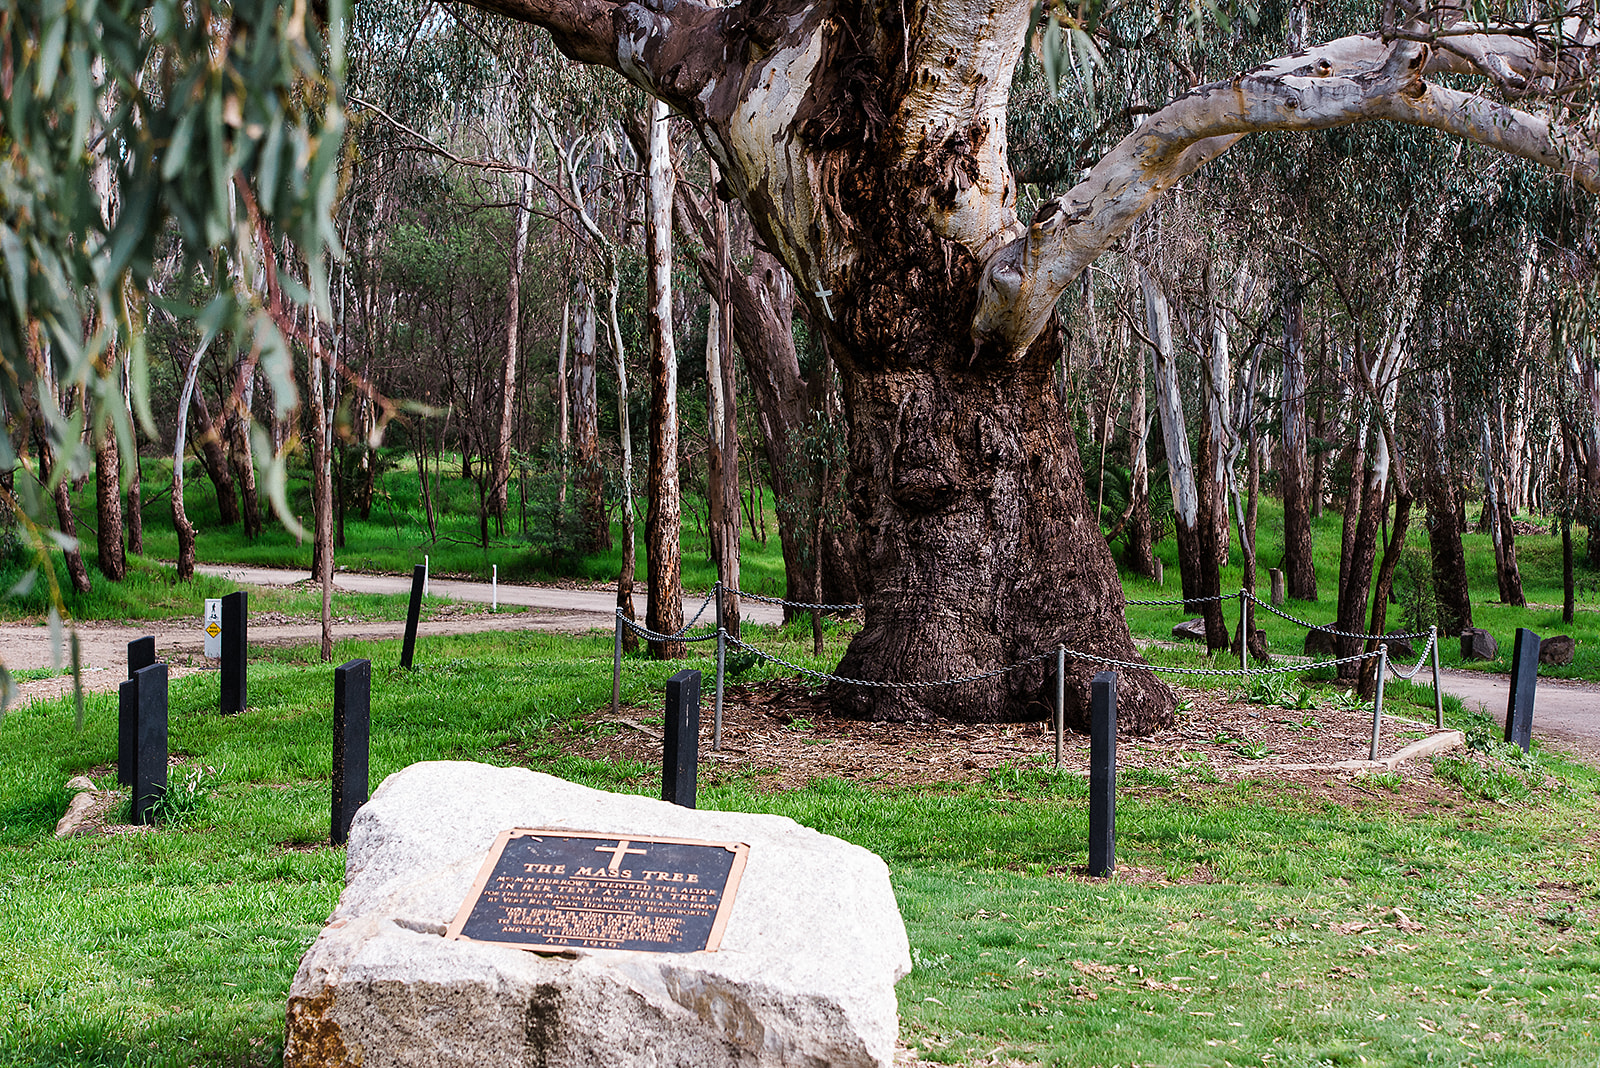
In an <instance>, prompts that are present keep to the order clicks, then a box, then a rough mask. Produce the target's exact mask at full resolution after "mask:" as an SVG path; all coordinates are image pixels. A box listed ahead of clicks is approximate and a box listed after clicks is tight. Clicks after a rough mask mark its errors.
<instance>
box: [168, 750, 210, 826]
mask: <svg viewBox="0 0 1600 1068" xmlns="http://www.w3.org/2000/svg"><path fill="white" fill-rule="evenodd" d="M219 774H221V772H220V771H212V770H211V769H210V768H207V767H202V766H200V765H195V766H194V767H192V768H190V769H188V771H186V772H184V774H183V775H182V776H181V777H179V778H177V779H171V778H169V779H168V781H167V789H166V792H165V793H163V794H162V795H161V796H160V797H158V798H156V800H155V803H154V804H153V805H151V813H152V815H154V816H155V821H156V822H157V823H159V824H162V825H164V826H167V827H175V828H182V827H188V826H192V825H194V824H196V823H198V822H200V817H201V816H202V815H203V814H204V812H205V810H206V809H207V808H208V807H210V804H211V791H212V789H213V788H214V787H215V786H216V781H217V776H218V775H219Z"/></svg>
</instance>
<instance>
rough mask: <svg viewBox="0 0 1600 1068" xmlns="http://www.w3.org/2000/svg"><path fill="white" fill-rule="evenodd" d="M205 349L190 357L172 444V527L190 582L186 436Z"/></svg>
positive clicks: (181, 568) (181, 572) (183, 575)
mask: <svg viewBox="0 0 1600 1068" xmlns="http://www.w3.org/2000/svg"><path fill="white" fill-rule="evenodd" d="M204 354H205V352H204V350H203V349H202V350H199V351H196V352H195V353H194V354H193V355H191V356H190V357H189V369H188V370H187V371H186V372H185V373H184V376H183V392H182V393H181V394H180V395H179V397H178V430H177V436H176V441H175V442H174V443H173V447H172V529H173V530H174V531H176V532H177V535H178V579H179V581H182V582H189V581H190V580H192V579H193V578H194V537H195V532H194V524H192V523H190V522H189V514H188V512H186V511H185V510H184V507H183V454H184V445H185V444H186V443H185V440H184V438H185V436H186V434H187V433H188V428H189V405H190V403H191V402H192V400H193V399H194V386H195V378H196V377H197V376H198V375H199V374H200V357H201V356H203V355H204Z"/></svg>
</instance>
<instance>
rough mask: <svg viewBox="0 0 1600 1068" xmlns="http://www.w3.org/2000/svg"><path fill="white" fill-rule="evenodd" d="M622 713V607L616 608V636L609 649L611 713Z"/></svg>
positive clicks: (614, 714)
mask: <svg viewBox="0 0 1600 1068" xmlns="http://www.w3.org/2000/svg"><path fill="white" fill-rule="evenodd" d="M621 713H622V609H620V608H619V609H617V637H616V641H615V642H614V643H613V646H612V650H611V714H612V715H613V716H616V715H620V714H621Z"/></svg>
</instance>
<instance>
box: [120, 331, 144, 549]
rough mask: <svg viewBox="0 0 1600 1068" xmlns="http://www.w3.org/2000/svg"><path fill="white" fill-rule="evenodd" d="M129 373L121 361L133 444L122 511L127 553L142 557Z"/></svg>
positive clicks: (136, 444)
mask: <svg viewBox="0 0 1600 1068" xmlns="http://www.w3.org/2000/svg"><path fill="white" fill-rule="evenodd" d="M130 373H131V372H130V371H129V368H128V361H127V360H123V361H122V406H123V407H124V408H125V409H127V412H128V440H129V441H131V442H132V443H133V456H132V457H130V458H129V466H130V467H132V468H133V477H132V478H131V479H129V481H128V506H127V508H126V509H125V510H124V511H123V516H124V517H125V518H126V519H127V531H128V552H130V553H133V554H134V555H136V556H143V555H144V513H143V511H141V509H142V508H143V502H144V487H143V486H142V484H141V481H142V479H143V470H142V469H141V467H140V465H139V421H138V420H137V419H135V418H133V398H132V396H131V390H132V383H131V382H130V381H129V375H130Z"/></svg>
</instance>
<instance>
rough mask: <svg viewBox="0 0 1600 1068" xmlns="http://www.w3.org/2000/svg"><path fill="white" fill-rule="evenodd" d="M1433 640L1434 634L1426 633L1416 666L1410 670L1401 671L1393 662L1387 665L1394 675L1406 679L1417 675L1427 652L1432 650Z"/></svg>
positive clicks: (1426, 656)
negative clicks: (1426, 641) (1424, 643)
mask: <svg viewBox="0 0 1600 1068" xmlns="http://www.w3.org/2000/svg"><path fill="white" fill-rule="evenodd" d="M1434 640H1435V638H1434V635H1433V634H1429V635H1428V644H1427V645H1424V646H1423V647H1422V655H1421V656H1419V657H1417V663H1416V666H1415V667H1413V668H1412V669H1411V670H1410V671H1401V670H1400V669H1399V668H1397V667H1395V666H1394V665H1393V664H1390V665H1389V670H1390V671H1392V672H1394V674H1395V677H1397V678H1402V679H1406V680H1407V681H1409V680H1411V679H1414V678H1416V677H1417V672H1419V671H1421V670H1422V665H1423V663H1424V662H1425V661H1426V660H1427V659H1428V654H1429V653H1431V652H1433V643H1434Z"/></svg>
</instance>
